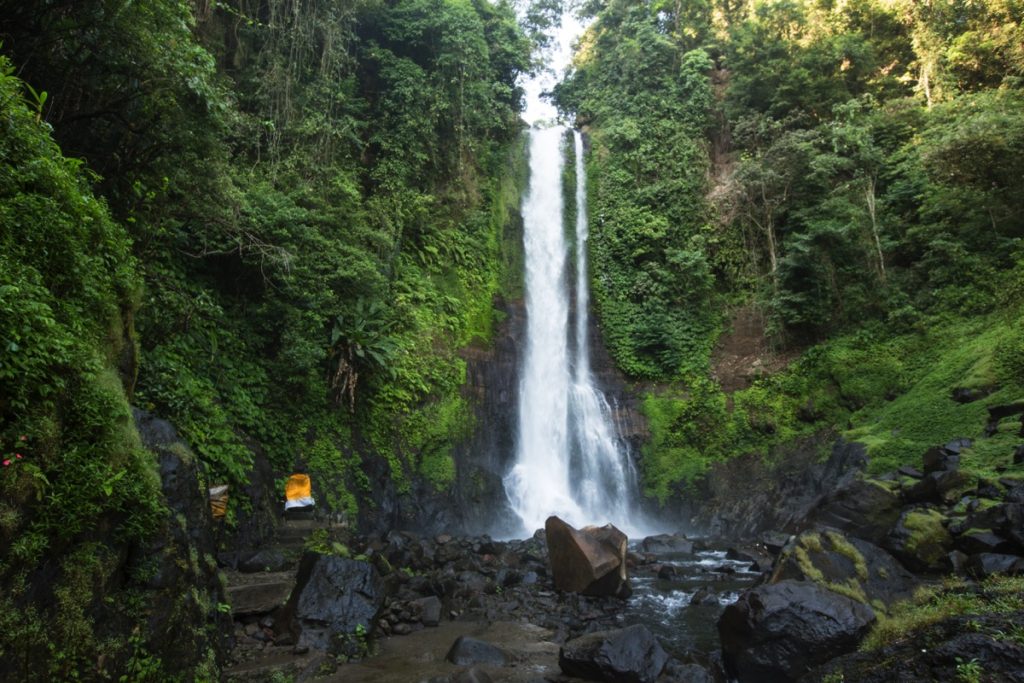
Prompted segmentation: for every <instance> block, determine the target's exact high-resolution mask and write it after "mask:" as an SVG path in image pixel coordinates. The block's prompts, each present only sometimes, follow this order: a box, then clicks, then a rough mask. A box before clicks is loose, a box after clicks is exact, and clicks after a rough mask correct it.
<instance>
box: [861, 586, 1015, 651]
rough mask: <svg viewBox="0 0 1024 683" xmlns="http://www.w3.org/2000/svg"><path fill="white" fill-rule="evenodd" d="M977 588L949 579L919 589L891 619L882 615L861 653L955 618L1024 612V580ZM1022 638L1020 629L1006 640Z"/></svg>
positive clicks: (892, 612)
mask: <svg viewBox="0 0 1024 683" xmlns="http://www.w3.org/2000/svg"><path fill="white" fill-rule="evenodd" d="M973 586H974V584H971V583H968V582H965V581H963V580H959V579H947V580H946V582H945V583H943V584H942V585H939V586H931V587H924V588H921V589H919V590H918V592H917V593H916V594H915V596H914V598H913V599H912V600H909V601H907V602H903V603H899V604H897V605H895V606H894V607H893V608H892V609H891V610H890V612H889V615H888V616H885V615H881V614H880V615H879V620H878V623H876V624H875V626H874V628H873V629H872V630H871V633H869V634H868V636H867V638H865V639H864V642H863V643H861V646H860V649H861V650H862V651H872V650H878V649H880V648H882V647H884V646H886V645H890V644H892V643H895V642H899V641H901V640H903V639H905V638H907V637H908V636H909V635H910V634H912V633H914V632H916V631H919V630H920V629H922V628H925V627H927V626H930V625H931V624H936V623H938V622H940V621H943V620H945V619H949V618H952V617H958V616H963V615H969V614H986V613H996V614H1005V613H1009V612H1015V611H1018V610H1022V609H1024V577H1020V576H1014V577H1010V576H993V577H991V578H988V579H986V580H985V581H983V582H982V583H981V584H979V588H980V589H979V590H973ZM1004 635H1006V634H1004ZM1019 635H1022V634H1021V633H1019V629H1018V630H1017V631H1012V630H1011V632H1010V634H1009V635H1008V636H1006V637H1008V638H1011V639H1012V638H1014V637H1016V636H1019Z"/></svg>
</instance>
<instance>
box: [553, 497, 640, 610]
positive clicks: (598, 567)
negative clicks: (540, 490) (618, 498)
mask: <svg viewBox="0 0 1024 683" xmlns="http://www.w3.org/2000/svg"><path fill="white" fill-rule="evenodd" d="M544 531H545V537H546V539H547V546H548V556H549V558H550V560H551V573H552V575H553V577H554V581H555V587H556V588H558V589H559V590H563V591H569V592H573V593H582V594H584V595H595V596H603V595H607V596H616V597H620V598H626V597H629V594H630V588H629V576H628V575H627V573H626V543H627V540H628V539H627V538H626V534H624V533H622V532H621V531H619V530H618V529H616V528H615V527H614V526H612V525H611V524H608V525H605V526H603V527H584V528H583V529H574V528H573V527H572V526H570V525H569V524H566V523H565V522H564V521H562V520H561V519H559V518H558V517H554V516H552V517H548V519H547V522H545V524H544Z"/></svg>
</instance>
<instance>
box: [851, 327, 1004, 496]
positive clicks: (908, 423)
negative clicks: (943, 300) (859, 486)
mask: <svg viewBox="0 0 1024 683" xmlns="http://www.w3.org/2000/svg"><path fill="white" fill-rule="evenodd" d="M1019 334H1020V333H1019V331H1018V330H1016V329H1014V325H1012V324H1011V323H1010V322H1009V321H1006V320H1005V319H1000V318H999V317H993V318H983V319H975V320H971V321H966V322H963V323H959V324H956V325H950V326H943V327H942V328H941V330H940V331H933V332H929V333H928V334H925V335H923V336H915V337H905V338H902V339H899V340H897V341H896V344H897V345H898V346H899V347H902V349H903V355H904V357H905V358H907V359H912V360H910V361H908V364H907V366H906V367H905V368H904V373H905V379H904V382H905V384H906V386H907V390H906V391H905V392H903V393H901V394H899V395H898V396H896V397H895V398H893V400H891V401H886V402H883V403H869V404H868V405H867V406H865V407H864V408H862V409H860V410H859V411H857V412H855V413H854V414H853V415H852V416H851V418H850V422H851V424H852V425H853V427H852V429H850V430H848V431H847V432H846V434H845V436H846V438H847V439H849V440H854V441H859V442H861V443H863V444H865V445H866V446H867V447H868V453H869V455H870V456H871V462H870V465H869V471H870V473H872V474H878V473H881V472H886V471H889V470H892V469H895V468H897V467H899V466H900V465H903V464H913V465H917V466H920V464H921V455H922V454H923V453H924V451H925V450H927V449H928V448H929V447H930V446H933V445H936V444H942V443H946V442H948V441H951V440H952V439H955V438H958V437H967V438H970V439H972V440H973V441H974V442H975V445H974V447H973V448H971V449H970V450H968V451H967V452H965V454H964V456H963V459H962V461H961V468H962V469H963V470H964V471H966V472H967V473H968V474H972V475H976V476H985V477H988V478H992V477H997V476H999V473H998V472H997V470H996V469H995V468H996V467H1000V466H1006V465H1009V464H1010V457H1009V456H1010V454H1011V453H1012V452H1013V451H1012V447H1013V445H1014V444H1015V443H1016V441H1019V437H1016V436H1015V433H1014V432H1015V430H1014V429H1012V427H1013V425H1012V424H1010V423H1011V422H1012V420H1009V419H1008V420H1006V421H1005V422H1004V424H1003V425H1001V427H1000V430H999V432H998V433H997V435H996V436H994V437H992V438H985V437H984V436H983V432H984V429H985V425H986V423H987V420H988V412H987V408H988V406H991V405H998V404H1003V403H1009V402H1012V401H1015V400H1019V399H1020V398H1021V397H1022V396H1024V387H1021V386H1020V385H1019V384H1017V383H1016V382H1014V381H1009V382H1003V385H1002V386H999V387H998V388H997V385H998V384H999V382H1000V377H999V376H998V373H997V372H996V367H997V363H996V360H997V359H995V358H994V353H995V350H996V349H997V348H999V347H1000V345H1005V342H1006V340H1007V339H1012V338H1014V337H1015V336H1018V335H1019ZM957 387H971V388H993V389H995V391H994V392H993V393H992V394H990V395H989V396H987V397H986V398H984V399H981V400H978V401H974V402H972V403H965V404H961V403H957V402H956V401H954V400H953V398H952V392H953V389H955V388H957Z"/></svg>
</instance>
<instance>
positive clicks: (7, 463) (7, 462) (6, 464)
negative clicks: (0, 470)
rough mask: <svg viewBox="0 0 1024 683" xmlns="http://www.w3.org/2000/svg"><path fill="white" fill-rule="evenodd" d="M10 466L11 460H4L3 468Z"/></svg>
mask: <svg viewBox="0 0 1024 683" xmlns="http://www.w3.org/2000/svg"><path fill="white" fill-rule="evenodd" d="M10 464H11V459H10V458H8V459H6V460H4V467H7V466H8V465H10Z"/></svg>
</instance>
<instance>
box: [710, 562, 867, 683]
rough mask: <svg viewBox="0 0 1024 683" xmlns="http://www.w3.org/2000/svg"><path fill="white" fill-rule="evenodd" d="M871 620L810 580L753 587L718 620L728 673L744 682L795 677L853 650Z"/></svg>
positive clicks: (861, 609)
mask: <svg viewBox="0 0 1024 683" xmlns="http://www.w3.org/2000/svg"><path fill="white" fill-rule="evenodd" d="M874 622H875V613H874V612H873V611H872V609H871V608H870V607H868V606H867V605H863V604H861V603H859V602H856V601H854V600H851V599H849V598H847V597H844V596H842V595H839V594H837V593H833V592H831V591H829V590H826V589H824V588H822V587H820V586H818V585H817V584H815V583H812V582H810V581H782V582H780V583H776V584H772V585H768V586H759V587H757V588H753V589H751V590H749V591H747V592H746V593H744V594H743V595H741V596H740V598H739V600H737V601H736V602H735V603H734V604H732V605H729V606H728V607H726V608H725V612H723V613H722V617H721V618H720V619H719V621H718V632H719V635H720V636H721V639H722V652H723V655H724V658H725V663H726V667H727V668H728V669H729V670H730V674H731V675H733V676H735V677H737V678H739V679H740V680H743V681H746V680H750V681H795V680H797V679H798V678H799V677H800V676H802V675H803V674H805V673H806V672H807V671H809V670H810V669H811V668H813V667H815V666H818V665H820V664H823V663H825V662H827V661H828V660H830V659H833V658H834V657H837V656H839V655H842V654H846V653H848V652H851V651H853V650H855V649H856V647H857V644H858V643H859V642H860V640H861V639H862V638H863V637H864V635H865V634H866V633H867V632H868V630H869V629H870V628H871V625H872V624H874Z"/></svg>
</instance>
